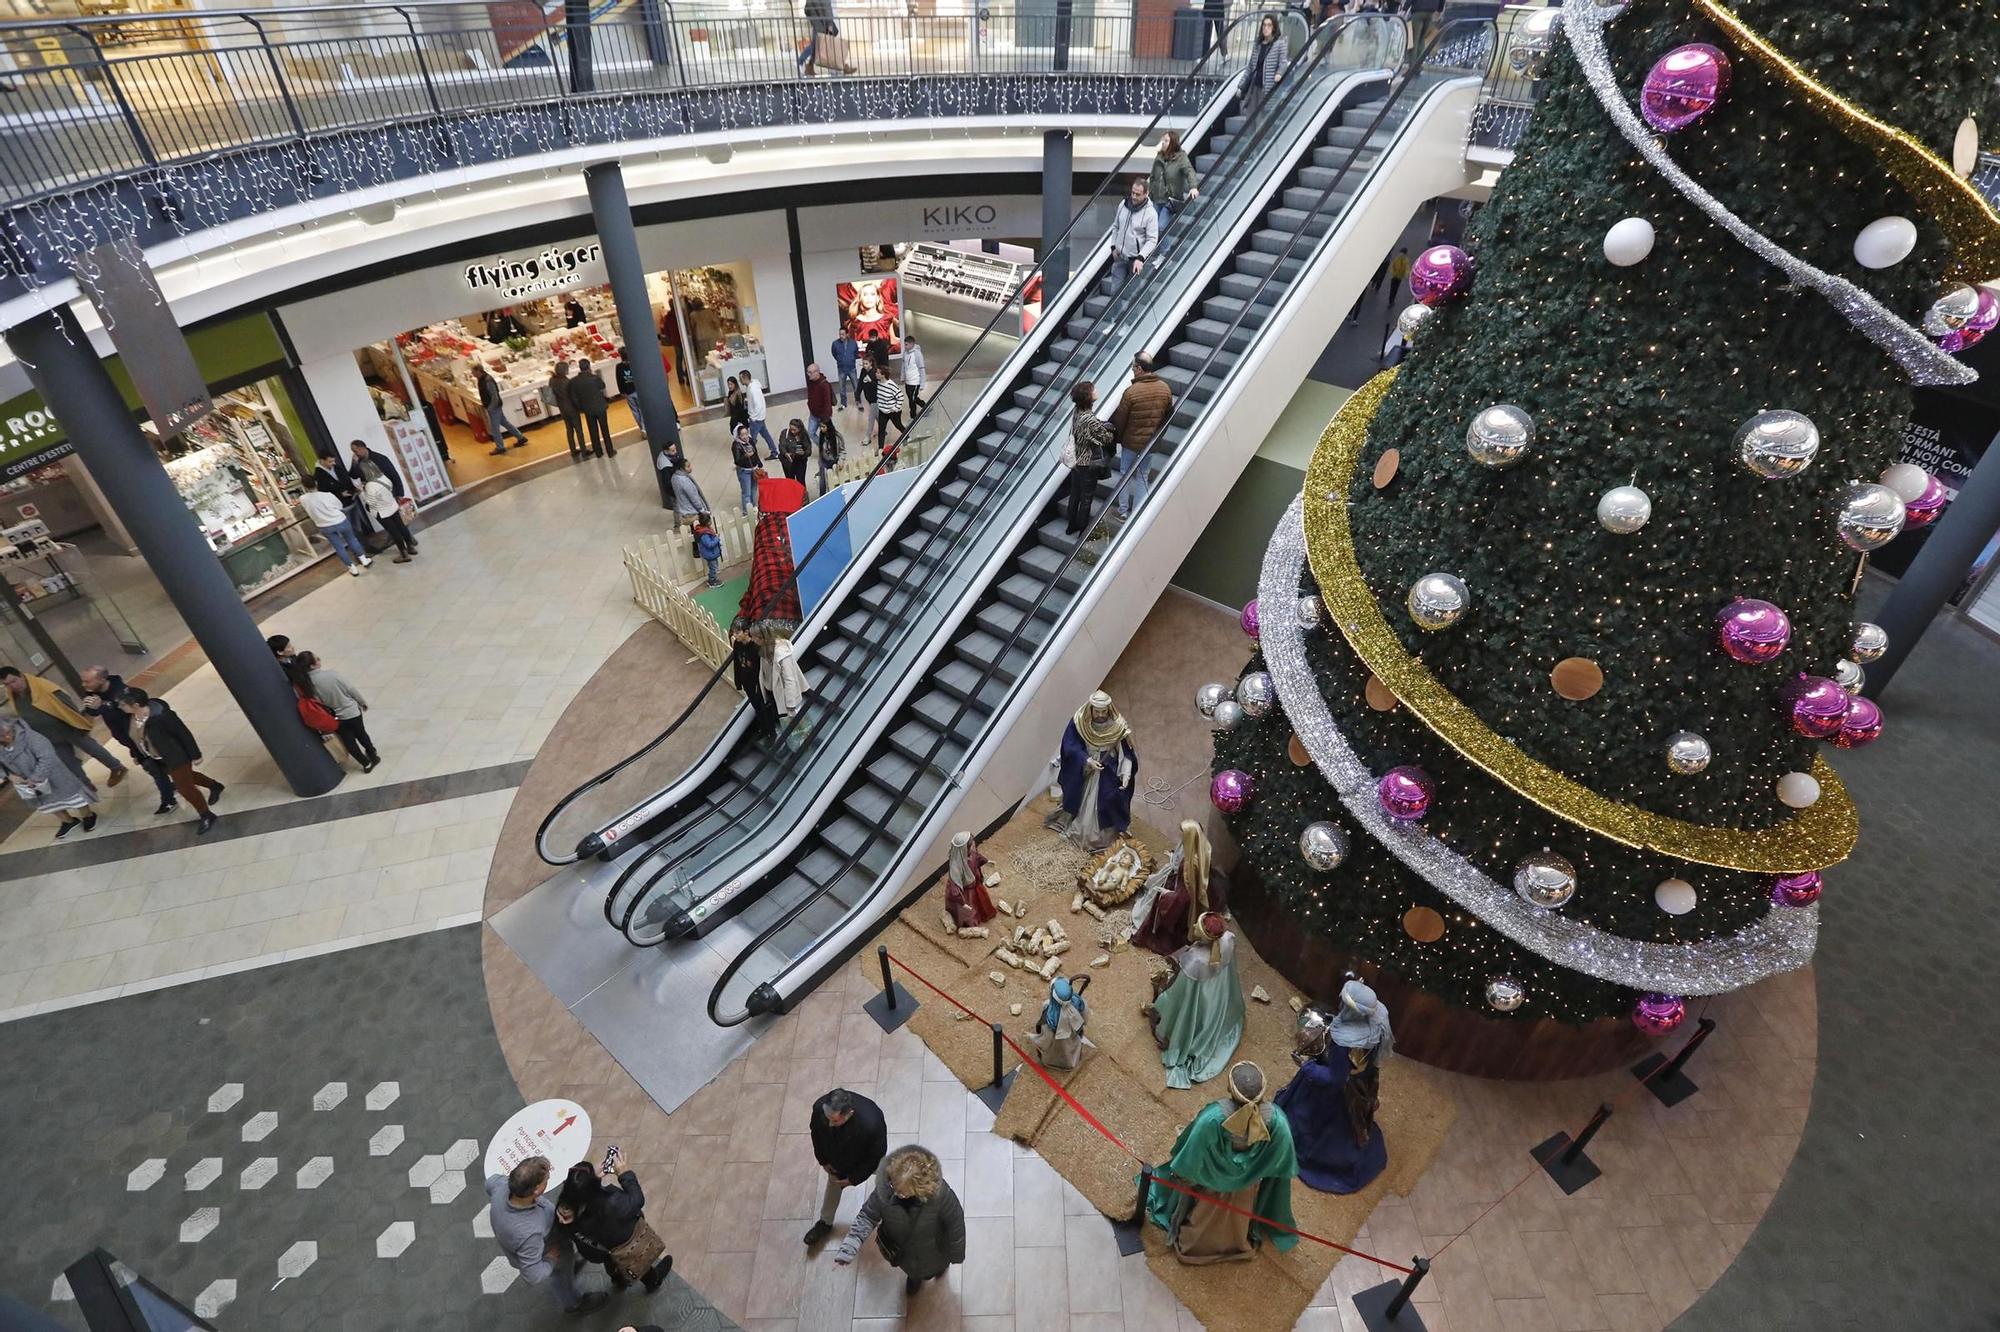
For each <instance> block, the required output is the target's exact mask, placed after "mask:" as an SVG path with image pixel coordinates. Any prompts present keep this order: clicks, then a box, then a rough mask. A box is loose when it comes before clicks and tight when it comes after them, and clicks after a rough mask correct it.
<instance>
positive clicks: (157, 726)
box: [118, 689, 223, 833]
mask: <svg viewBox="0 0 2000 1332" xmlns="http://www.w3.org/2000/svg"><path fill="white" fill-rule="evenodd" d="M118 706H119V708H120V709H122V710H123V711H124V713H125V715H126V717H127V718H129V719H130V720H129V723H128V724H129V725H130V727H131V735H132V743H133V745H134V746H135V747H136V748H137V749H138V750H139V752H140V753H142V754H144V755H145V756H146V757H147V758H149V759H152V760H153V761H154V762H155V763H158V764H159V765H160V766H161V767H162V768H164V769H165V770H166V773H167V780H168V781H170V782H172V783H173V784H174V790H176V791H179V792H180V793H181V799H183V800H185V801H187V802H188V804H189V805H191V806H193V808H194V812H195V814H196V815H197V816H198V821H197V822H196V824H195V827H194V830H195V831H196V832H198V833H205V832H207V831H208V830H209V829H210V828H213V827H214V826H215V814H214V811H212V810H210V809H209V805H211V804H212V803H214V802H215V801H218V800H220V799H222V789H223V788H222V783H221V782H218V781H216V780H215V778H213V777H210V776H208V775H207V774H206V773H201V772H197V771H195V766H194V765H195V763H196V761H197V760H199V759H200V758H201V746H200V745H198V744H196V743H195V740H194V733H193V732H192V731H190V730H188V728H187V723H186V722H184V721H182V720H181V717H180V714H179V713H177V712H175V711H174V710H173V709H172V708H170V707H168V706H167V700H165V699H164V698H153V697H151V696H150V695H148V694H147V693H146V691H145V690H143V689H127V690H126V691H125V692H124V693H122V694H120V695H119V696H118ZM203 787H207V788H208V798H207V799H205V800H204V799H203V798H202V794H201V788H203Z"/></svg>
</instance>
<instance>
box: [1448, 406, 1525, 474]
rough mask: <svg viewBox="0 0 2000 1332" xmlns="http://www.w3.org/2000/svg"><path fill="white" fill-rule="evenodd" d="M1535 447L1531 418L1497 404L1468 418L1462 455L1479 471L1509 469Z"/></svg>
mask: <svg viewBox="0 0 2000 1332" xmlns="http://www.w3.org/2000/svg"><path fill="white" fill-rule="evenodd" d="M1534 447H1535V418H1534V417H1532V416H1530V415H1528V414H1527V413H1526V412H1524V411H1522V410H1521V409H1520V408H1519V407H1516V406H1515V405H1514V404H1513V403H1511V402H1497V403H1495V404H1493V405H1492V406H1491V407H1488V408H1486V409H1485V410H1484V411H1482V412H1480V413H1479V415H1477V416H1475V417H1473V418H1472V424H1471V425H1469V426H1467V427H1466V429H1465V451H1466V452H1467V453H1469V454H1471V455H1472V461H1474V462H1476V463H1478V464H1479V465H1480V466H1481V467H1512V466H1514V464H1516V463H1518V462H1520V461H1521V460H1522V459H1523V458H1526V457H1527V456H1528V450H1530V449H1532V448H1534Z"/></svg>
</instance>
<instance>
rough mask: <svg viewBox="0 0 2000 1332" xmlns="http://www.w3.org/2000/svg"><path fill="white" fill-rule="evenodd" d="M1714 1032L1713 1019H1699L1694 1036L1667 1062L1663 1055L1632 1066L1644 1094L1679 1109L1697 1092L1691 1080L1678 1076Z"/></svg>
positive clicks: (1654, 1056) (1682, 1075)
mask: <svg viewBox="0 0 2000 1332" xmlns="http://www.w3.org/2000/svg"><path fill="white" fill-rule="evenodd" d="M1714 1030H1715V1019H1714V1018H1706V1017H1705V1018H1703V1019H1702V1020H1701V1021H1700V1022H1697V1023H1696V1024H1695V1031H1694V1035H1692V1036H1690V1037H1688V1041H1687V1044H1686V1045H1683V1046H1682V1047H1681V1051H1680V1053H1679V1054H1677V1055H1675V1056H1674V1057H1673V1059H1672V1060H1671V1061H1669V1060H1668V1059H1667V1057H1666V1056H1665V1055H1660V1054H1649V1055H1647V1056H1646V1057H1645V1058H1644V1059H1641V1060H1640V1061H1639V1062H1638V1063H1636V1064H1634V1065H1632V1076H1633V1077H1635V1078H1637V1079H1639V1081H1641V1082H1643V1083H1645V1084H1646V1090H1647V1091H1649V1092H1651V1093H1653V1095H1654V1097H1655V1098H1656V1099H1658V1101H1659V1102H1660V1104H1661V1105H1679V1104H1680V1103H1681V1102H1682V1101H1685V1100H1686V1099H1687V1098H1688V1097H1690V1096H1692V1095H1694V1094H1695V1093H1696V1092H1698V1091H1700V1090H1701V1088H1700V1087H1697V1086H1696V1085H1695V1084H1694V1080H1693V1079H1691V1078H1689V1077H1688V1076H1687V1075H1686V1074H1685V1073H1683V1072H1681V1070H1682V1069H1683V1068H1685V1067H1686V1066H1687V1061H1688V1060H1689V1059H1690V1058H1692V1057H1693V1055H1694V1052H1695V1051H1696V1050H1697V1049H1698V1048H1700V1046H1701V1043H1702V1042H1703V1041H1705V1040H1707V1039H1708V1034H1709V1033H1710V1032H1712V1031H1714Z"/></svg>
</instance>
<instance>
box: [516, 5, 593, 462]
mask: <svg viewBox="0 0 2000 1332" xmlns="http://www.w3.org/2000/svg"><path fill="white" fill-rule="evenodd" d="M563 33H564V36H565V37H567V38H568V45H569V90H570V91H571V92H575V93H587V92H596V91H597V70H596V68H595V66H594V65H593V64H592V61H591V52H590V0H564V4H563ZM495 442H496V443H497V442H498V441H495Z"/></svg>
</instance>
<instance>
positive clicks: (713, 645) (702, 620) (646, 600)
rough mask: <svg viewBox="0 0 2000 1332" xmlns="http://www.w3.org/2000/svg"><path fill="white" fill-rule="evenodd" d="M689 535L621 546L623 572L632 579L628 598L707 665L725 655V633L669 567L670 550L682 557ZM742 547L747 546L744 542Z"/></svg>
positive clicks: (721, 660) (718, 664)
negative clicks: (623, 556) (684, 587)
mask: <svg viewBox="0 0 2000 1332" xmlns="http://www.w3.org/2000/svg"><path fill="white" fill-rule="evenodd" d="M688 545H689V538H688V536H687V534H686V533H685V532H682V533H679V534H677V535H668V536H655V537H641V538H640V539H639V540H637V541H635V542H633V543H632V544H630V545H628V546H626V547H625V572H626V573H627V574H628V575H629V576H630V577H631V579H632V600H634V601H636V602H638V603H639V607H640V609H642V610H644V611H645V612H646V614H648V615H650V616H652V617H653V618H654V619H656V620H658V621H659V622H660V623H661V624H664V625H665V626H667V631H668V632H669V633H671V634H673V636H674V637H675V638H678V639H680V640H681V642H683V643H685V644H687V645H688V647H689V648H690V649H692V650H693V652H694V654H695V656H697V657H699V658H701V659H702V660H703V661H705V662H707V663H708V664H709V665H710V666H720V665H722V663H723V660H724V659H725V658H727V657H728V656H729V636H728V635H727V634H725V633H724V632H723V630H722V625H721V624H720V623H719V622H717V620H716V618H715V616H714V615H712V614H710V613H709V611H708V609H707V607H705V606H703V605H701V603H699V602H697V601H696V600H695V599H694V598H693V597H692V596H690V595H689V594H688V593H687V592H685V591H683V590H682V588H681V586H680V585H681V583H682V582H684V581H686V580H685V579H684V578H681V577H677V576H676V575H675V574H674V573H673V571H672V570H671V569H670V568H669V563H670V560H671V557H672V556H673V554H675V553H678V554H679V555H681V556H683V557H685V556H686V555H687V549H688ZM745 549H746V550H747V549H748V545H747V542H746V545H745Z"/></svg>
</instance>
